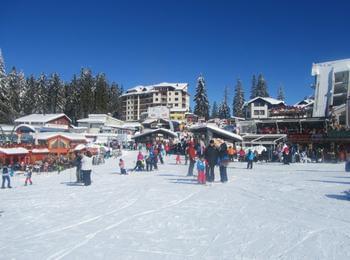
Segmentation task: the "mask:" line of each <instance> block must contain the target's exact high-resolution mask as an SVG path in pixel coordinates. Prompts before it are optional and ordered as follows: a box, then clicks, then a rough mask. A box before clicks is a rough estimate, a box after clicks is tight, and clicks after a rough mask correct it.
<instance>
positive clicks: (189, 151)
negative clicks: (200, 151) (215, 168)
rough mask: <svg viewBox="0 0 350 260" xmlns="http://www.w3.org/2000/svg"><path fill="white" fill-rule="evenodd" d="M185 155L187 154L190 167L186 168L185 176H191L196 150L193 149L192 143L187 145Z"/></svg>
mask: <svg viewBox="0 0 350 260" xmlns="http://www.w3.org/2000/svg"><path fill="white" fill-rule="evenodd" d="M187 154H188V157H189V159H190V165H189V167H188V173H187V176H193V169H194V165H195V163H196V150H195V149H194V145H193V142H190V143H189V144H188V148H187Z"/></svg>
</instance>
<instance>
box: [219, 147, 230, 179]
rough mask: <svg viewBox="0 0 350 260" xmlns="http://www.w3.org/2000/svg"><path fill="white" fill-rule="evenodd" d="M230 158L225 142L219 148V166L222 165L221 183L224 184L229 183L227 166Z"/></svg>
mask: <svg viewBox="0 0 350 260" xmlns="http://www.w3.org/2000/svg"><path fill="white" fill-rule="evenodd" d="M228 162H229V157H228V153H227V145H226V143H225V142H223V143H222V144H221V145H220V148H219V165H220V181H221V182H222V183H225V182H227V165H228Z"/></svg>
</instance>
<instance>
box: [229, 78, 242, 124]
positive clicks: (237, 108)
mask: <svg viewBox="0 0 350 260" xmlns="http://www.w3.org/2000/svg"><path fill="white" fill-rule="evenodd" d="M244 101H245V100H244V90H243V86H242V81H241V80H240V79H238V80H237V83H236V86H235V95H234V97H233V104H232V111H233V115H234V116H237V117H243V116H244V113H243V105H244Z"/></svg>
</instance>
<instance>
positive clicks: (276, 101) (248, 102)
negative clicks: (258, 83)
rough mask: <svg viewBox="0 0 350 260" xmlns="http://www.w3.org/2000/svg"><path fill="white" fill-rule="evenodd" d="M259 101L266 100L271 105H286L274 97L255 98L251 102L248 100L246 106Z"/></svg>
mask: <svg viewBox="0 0 350 260" xmlns="http://www.w3.org/2000/svg"><path fill="white" fill-rule="evenodd" d="M257 99H262V100H264V101H265V102H267V103H269V104H271V105H280V104H284V105H285V103H284V101H283V100H278V99H275V98H272V97H255V98H253V99H251V100H248V101H246V102H244V106H246V105H248V104H250V103H252V102H254V101H255V100H257Z"/></svg>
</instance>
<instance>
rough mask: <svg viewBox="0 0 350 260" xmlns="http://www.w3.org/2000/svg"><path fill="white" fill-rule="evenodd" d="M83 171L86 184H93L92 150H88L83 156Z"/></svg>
mask: <svg viewBox="0 0 350 260" xmlns="http://www.w3.org/2000/svg"><path fill="white" fill-rule="evenodd" d="M81 171H82V173H83V182H84V185H85V186H89V185H91V171H92V154H91V152H90V151H87V152H86V154H85V155H83V156H82V159H81Z"/></svg>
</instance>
